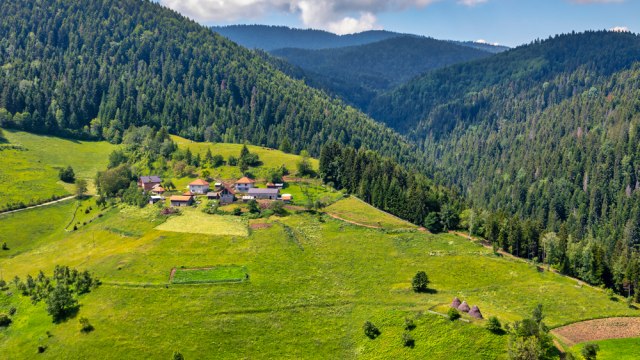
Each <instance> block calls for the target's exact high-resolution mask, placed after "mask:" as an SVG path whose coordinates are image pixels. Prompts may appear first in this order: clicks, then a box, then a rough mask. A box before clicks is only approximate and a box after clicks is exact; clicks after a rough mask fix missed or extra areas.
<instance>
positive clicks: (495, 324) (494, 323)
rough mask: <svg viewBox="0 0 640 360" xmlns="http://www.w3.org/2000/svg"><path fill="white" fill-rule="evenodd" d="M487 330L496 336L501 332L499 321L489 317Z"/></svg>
mask: <svg viewBox="0 0 640 360" xmlns="http://www.w3.org/2000/svg"><path fill="white" fill-rule="evenodd" d="M486 327H487V330H489V331H491V332H492V333H494V334H497V333H499V332H501V331H502V324H500V320H498V318H497V317H495V316H491V317H489V319H488V320H487V325H486Z"/></svg>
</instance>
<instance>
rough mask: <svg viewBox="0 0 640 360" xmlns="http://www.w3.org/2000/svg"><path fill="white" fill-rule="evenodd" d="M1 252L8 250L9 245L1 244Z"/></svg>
mask: <svg viewBox="0 0 640 360" xmlns="http://www.w3.org/2000/svg"><path fill="white" fill-rule="evenodd" d="M2 250H9V245H7V243H6V242H3V243H2Z"/></svg>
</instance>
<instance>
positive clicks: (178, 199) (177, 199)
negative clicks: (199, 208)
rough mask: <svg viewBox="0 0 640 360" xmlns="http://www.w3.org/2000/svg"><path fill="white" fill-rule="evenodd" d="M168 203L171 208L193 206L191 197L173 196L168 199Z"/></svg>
mask: <svg viewBox="0 0 640 360" xmlns="http://www.w3.org/2000/svg"><path fill="white" fill-rule="evenodd" d="M169 201H170V202H171V206H173V207H182V206H191V205H193V196H185V195H174V196H172V197H171V198H169Z"/></svg>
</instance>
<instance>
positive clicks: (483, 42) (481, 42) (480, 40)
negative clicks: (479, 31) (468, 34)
mask: <svg viewBox="0 0 640 360" xmlns="http://www.w3.org/2000/svg"><path fill="white" fill-rule="evenodd" d="M474 42H475V43H476V44H487V45H493V46H499V45H500V44H499V43H497V42H494V43H491V42H488V41H487V40H485V39H478V40H476V41H474Z"/></svg>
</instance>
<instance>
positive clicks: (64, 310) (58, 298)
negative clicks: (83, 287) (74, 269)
mask: <svg viewBox="0 0 640 360" xmlns="http://www.w3.org/2000/svg"><path fill="white" fill-rule="evenodd" d="M77 305H78V301H77V300H76V299H74V298H73V294H72V292H71V290H70V289H69V288H68V287H66V286H64V285H62V284H58V286H56V288H55V289H54V290H53V291H51V293H49V297H48V298H47V313H49V315H51V317H53V321H54V322H56V321H60V320H62V319H64V318H65V317H66V316H67V315H68V314H69V312H70V311H71V310H72V309H74V308H75V307H76V306H77Z"/></svg>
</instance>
